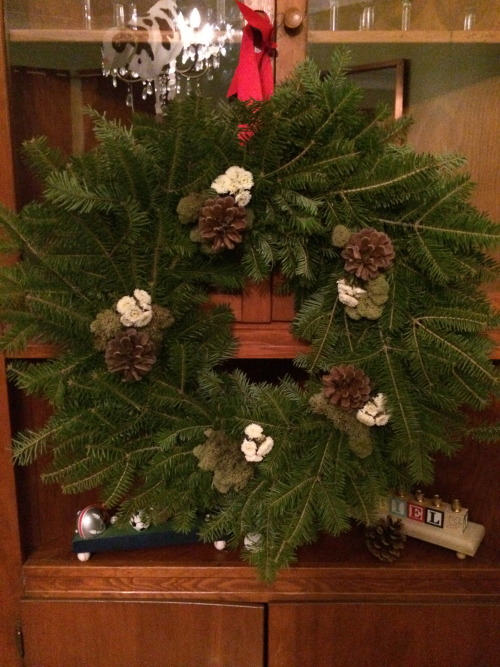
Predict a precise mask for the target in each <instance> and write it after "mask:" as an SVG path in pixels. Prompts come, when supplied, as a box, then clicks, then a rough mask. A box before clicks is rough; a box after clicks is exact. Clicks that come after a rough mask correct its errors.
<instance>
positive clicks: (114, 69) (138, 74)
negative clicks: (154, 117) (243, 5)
mask: <svg viewBox="0 0 500 667" xmlns="http://www.w3.org/2000/svg"><path fill="white" fill-rule="evenodd" d="M116 7H118V11H116ZM115 24H116V25H115V26H114V27H113V28H110V29H109V30H107V31H106V32H105V34H104V39H103V44H102V73H103V75H104V76H111V77H112V79H113V85H114V86H115V87H116V86H117V85H118V81H119V80H121V81H124V82H125V83H126V84H127V86H128V88H127V95H126V99H125V103H126V104H127V106H129V107H131V108H133V105H134V98H133V92H132V85H133V84H134V83H142V97H143V99H147V97H148V96H150V95H154V96H155V111H156V113H157V114H161V113H162V109H163V107H164V105H165V104H166V102H167V101H168V100H171V99H173V98H174V97H175V96H176V95H177V94H178V93H179V92H180V86H181V83H180V82H181V79H182V78H185V79H188V80H190V79H193V78H195V79H196V78H199V77H201V76H203V75H204V74H205V73H208V75H209V76H211V73H212V70H214V69H217V68H218V67H219V65H220V59H221V57H223V56H225V55H226V43H227V42H228V41H230V40H231V39H232V38H233V36H234V34H235V31H234V30H233V28H232V27H231V25H230V24H229V23H226V22H225V20H224V19H223V17H222V16H221V13H220V12H219V11H218V23H217V24H211V23H208V22H207V23H205V24H203V25H202V20H201V15H200V12H199V11H198V9H197V8H196V7H195V8H194V9H193V10H192V11H191V13H190V15H189V18H188V19H186V18H184V16H183V14H182V13H181V12H180V11H178V9H177V4H176V2H175V0H158V2H156V4H154V5H153V6H152V7H151V8H150V9H149V10H148V11H147V12H146V13H145V14H144V15H142V16H137V15H135V14H132V15H131V17H130V19H129V21H128V22H127V23H126V22H125V17H124V12H123V5H121V4H120V3H117V5H115Z"/></svg>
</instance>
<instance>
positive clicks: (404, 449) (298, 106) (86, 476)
mask: <svg viewBox="0 0 500 667" xmlns="http://www.w3.org/2000/svg"><path fill="white" fill-rule="evenodd" d="M347 65H348V56H347V55H346V53H345V52H344V51H342V50H339V51H336V53H335V54H334V56H333V59H332V63H331V67H330V70H329V72H330V73H329V75H328V76H327V77H326V78H323V77H322V76H321V74H320V72H319V71H318V69H317V68H316V66H315V65H314V64H313V63H312V62H305V63H304V64H303V65H301V66H300V67H299V68H298V69H297V71H296V73H295V75H294V76H293V77H292V78H291V79H290V80H288V81H287V82H285V83H284V84H282V85H280V86H279V87H278V88H277V90H276V92H275V94H274V96H273V97H272V99H270V100H268V101H266V102H258V103H255V104H243V103H238V102H234V103H218V104H216V105H214V104H213V103H212V102H210V101H208V100H206V99H202V98H200V97H193V98H188V99H183V100H179V101H175V102H173V103H172V104H170V105H169V106H168V108H167V110H166V114H165V117H164V119H163V122H161V123H157V122H156V121H154V120H153V119H150V118H147V117H137V118H136V119H135V121H134V124H133V127H132V128H131V129H126V128H124V127H122V126H120V124H118V123H116V122H111V121H108V120H106V119H105V118H104V117H101V116H99V115H98V114H96V113H95V112H89V113H91V116H92V118H93V122H94V128H95V134H96V137H97V139H98V146H97V147H96V148H95V149H93V150H92V151H89V152H87V153H85V154H83V155H80V156H74V157H71V158H69V159H68V158H67V157H66V156H63V155H61V154H59V153H58V152H57V151H55V150H53V149H51V148H50V147H49V146H48V145H47V143H46V141H45V140H44V139H43V138H42V139H34V140H32V141H30V142H28V143H27V144H26V146H25V149H26V152H27V154H28V156H29V157H30V160H31V163H32V165H33V168H34V170H35V171H36V172H37V173H38V175H39V176H40V177H41V179H43V182H44V195H43V199H42V200H41V201H40V202H35V203H31V204H29V205H28V206H26V207H25V208H23V210H21V211H20V213H19V214H17V215H15V214H13V213H11V212H9V211H7V210H5V209H4V210H2V212H1V226H2V228H3V231H4V233H3V234H2V238H1V244H2V248H1V249H2V252H3V253H7V254H9V253H12V251H17V252H19V253H20V257H21V260H20V261H19V262H18V263H17V264H15V265H14V266H3V267H2V268H1V271H0V299H1V320H2V321H3V322H4V323H6V324H7V325H8V326H7V327H6V331H5V333H4V335H3V338H2V341H1V349H2V350H3V351H4V352H5V353H7V354H9V353H13V352H17V351H19V350H21V349H23V347H24V346H25V345H26V344H27V343H28V342H29V341H30V340H33V339H36V340H38V341H41V342H48V343H52V344H55V345H56V346H57V349H58V350H59V353H58V354H57V356H56V357H55V358H53V359H50V360H46V361H43V362H41V363H37V364H32V363H30V362H27V361H17V362H15V363H12V364H11V366H10V376H11V378H12V379H13V380H14V381H15V382H16V383H17V385H18V386H19V387H20V388H21V389H23V390H24V391H26V392H29V393H34V394H41V395H44V396H45V397H47V399H48V400H49V401H50V402H51V404H52V405H53V416H52V417H51V418H50V419H49V421H48V422H47V424H46V425H45V426H44V427H43V428H41V429H40V430H38V431H36V432H25V433H21V434H19V435H18V436H17V438H16V440H15V443H14V456H15V460H16V462H17V463H19V464H28V463H30V462H31V461H33V460H34V459H36V458H37V457H38V456H39V455H41V454H42V453H45V452H50V453H51V463H50V465H49V467H48V468H47V470H46V471H45V473H44V480H45V481H46V482H55V483H58V484H60V485H61V487H62V490H63V492H65V493H76V492H80V491H84V490H87V489H92V488H96V489H99V493H100V496H101V498H102V501H103V503H104V504H105V505H106V506H108V507H110V508H113V509H114V510H115V511H117V513H118V515H119V517H121V519H122V520H123V521H127V519H128V517H129V516H130V515H131V514H133V513H135V512H137V511H140V510H144V509H146V510H148V511H149V512H151V514H152V515H153V517H154V516H155V515H158V516H162V517H164V516H165V514H167V515H169V516H170V517H172V518H173V522H174V525H175V528H176V529H177V530H178V531H188V530H190V529H191V528H192V527H193V525H195V522H196V521H197V517H198V516H199V514H200V512H201V513H208V514H209V517H210V518H209V520H207V521H206V522H204V524H203V528H202V533H201V537H202V539H203V540H205V541H215V540H219V539H228V538H229V543H230V544H232V545H237V544H241V542H242V540H243V538H244V537H245V536H248V535H252V536H254V541H255V542H256V544H255V545H254V548H253V549H250V550H246V551H243V557H244V558H246V559H248V560H249V561H250V562H251V563H253V564H254V565H255V566H256V567H257V568H258V570H259V572H260V575H261V576H262V577H263V578H264V579H266V580H272V579H273V578H274V577H275V576H276V574H277V572H278V571H279V569H280V568H282V567H285V566H287V565H288V564H289V563H290V562H292V561H293V560H294V558H295V554H296V550H297V548H298V547H299V546H300V545H303V544H305V543H310V542H311V541H314V540H315V539H316V537H317V535H318V533H320V532H326V533H329V534H332V535H338V534H339V533H341V532H342V531H345V530H348V529H349V527H350V526H351V524H352V521H353V520H355V521H359V522H362V523H366V524H369V523H370V522H372V521H373V520H374V518H375V516H376V511H377V507H378V503H379V500H380V498H381V497H383V496H385V495H386V493H387V492H388V490H390V489H394V488H402V489H409V488H410V487H411V486H412V485H415V484H420V483H428V482H430V481H431V480H432V476H433V458H434V456H435V454H436V453H438V452H444V453H446V454H451V453H453V451H454V450H456V449H457V448H458V447H459V445H460V438H461V437H462V436H463V435H464V433H466V432H469V427H468V425H467V423H466V421H465V418H464V416H463V411H462V407H463V406H471V407H472V408H474V409H481V408H483V407H485V406H486V405H487V404H488V403H489V401H490V400H491V398H492V397H493V396H495V394H497V393H498V376H497V375H496V373H495V368H494V366H493V365H492V364H491V363H490V360H489V355H490V352H491V345H490V342H489V340H488V338H487V336H486V335H485V332H486V331H487V330H488V329H491V328H494V327H496V326H498V317H497V316H496V315H495V313H493V312H492V309H491V307H490V305H489V303H488V301H487V299H486V297H485V296H484V295H483V292H482V291H481V289H480V286H481V285H482V284H483V283H484V282H485V281H487V280H488V279H490V278H491V276H493V275H494V273H495V270H496V267H495V264H494V262H493V260H492V259H491V258H490V257H489V255H488V253H489V252H490V251H491V250H492V249H493V248H495V246H497V245H498V242H499V239H500V227H498V226H497V225H495V224H494V223H493V222H491V221H490V220H488V219H487V218H486V217H485V216H484V215H482V214H481V213H480V212H479V211H478V210H476V209H475V208H474V207H473V206H472V205H471V204H470V202H469V199H470V193H471V189H472V186H471V183H470V180H469V178H468V177H467V176H466V175H464V173H463V170H462V166H463V160H462V159H460V158H459V157H456V156H450V155H447V156H436V155H431V154H419V153H416V152H415V151H414V150H413V149H412V148H411V147H410V146H408V145H407V144H406V143H405V141H404V136H405V132H406V130H407V128H408V120H399V121H395V122H394V121H392V120H389V118H388V112H387V110H384V109H380V110H379V111H378V112H377V114H376V117H375V118H373V117H368V116H367V115H366V114H364V113H363V112H362V111H361V110H360V99H361V93H360V91H359V89H358V88H357V87H356V86H354V85H353V84H352V83H350V82H349V81H348V80H347V79H346V77H345V71H346V67H347ZM277 271H279V272H280V273H281V274H282V276H283V278H284V283H285V287H284V289H285V290H286V291H288V292H289V293H293V294H294V295H295V302H296V317H295V320H294V322H293V323H292V330H293V333H294V334H295V335H296V336H297V337H298V338H300V339H302V340H304V341H307V342H308V343H309V349H308V352H307V353H305V354H301V355H300V356H299V357H298V358H297V359H295V361H294V363H295V364H296V366H297V367H299V368H300V369H302V372H305V373H306V376H307V381H306V382H305V383H303V384H302V385H300V386H299V385H298V384H297V383H296V382H295V381H293V380H292V379H291V378H289V377H285V378H284V379H283V380H281V381H280V382H278V383H276V384H271V383H256V382H252V381H250V380H249V379H248V377H247V376H246V375H245V374H244V373H243V372H242V371H241V370H236V371H233V372H229V371H228V370H227V365H226V367H225V365H224V363H225V362H226V360H228V359H230V358H231V357H233V356H234V355H235V352H236V349H237V342H236V341H235V340H234V338H233V335H232V333H231V324H232V320H233V316H232V313H231V311H230V310H229V309H228V308H226V307H224V306H222V307H221V306H218V307H211V306H210V304H209V302H208V298H209V297H208V295H209V293H210V291H211V290H213V289H214V288H217V289H219V290H225V291H227V292H235V291H238V290H240V289H241V288H242V287H243V286H244V284H245V282H246V281H247V280H252V281H257V282H260V281H264V280H266V279H267V278H269V276H271V274H272V273H273V272H277ZM260 363H265V362H260ZM479 435H480V436H481V438H483V439H485V438H486V439H487V438H490V439H491V438H493V437H495V435H496V436H498V427H497V426H493V427H491V428H484V427H483V428H482V429H480V430H479ZM255 536H258V538H256V539H255Z"/></svg>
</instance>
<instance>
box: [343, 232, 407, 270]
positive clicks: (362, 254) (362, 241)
mask: <svg viewBox="0 0 500 667" xmlns="http://www.w3.org/2000/svg"><path fill="white" fill-rule="evenodd" d="M341 256H342V257H343V258H344V259H345V264H344V268H345V270H346V271H348V272H349V273H354V274H355V275H356V276H357V277H358V278H361V280H373V279H374V278H376V277H377V276H378V275H379V273H380V272H381V271H384V270H386V269H388V268H389V267H390V266H391V264H392V261H393V260H394V257H395V253H394V248H393V245H392V241H391V239H390V238H389V237H388V236H387V234H386V233H385V232H378V231H377V230H376V229H362V230H361V231H359V232H356V233H355V234H353V235H352V236H351V238H350V239H349V241H348V242H347V245H346V246H345V248H344V250H343V251H342V252H341Z"/></svg>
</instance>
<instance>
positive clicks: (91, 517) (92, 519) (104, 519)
mask: <svg viewBox="0 0 500 667" xmlns="http://www.w3.org/2000/svg"><path fill="white" fill-rule="evenodd" d="M108 523H109V517H108V513H107V511H106V510H105V509H104V507H102V506H101V505H89V506H88V507H85V509H83V510H81V511H80V512H78V514H77V523H76V531H75V532H76V533H78V535H79V536H80V537H83V538H84V539H88V538H92V537H97V536H98V535H102V533H104V531H105V530H106V528H107V527H108Z"/></svg>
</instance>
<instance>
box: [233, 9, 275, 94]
mask: <svg viewBox="0 0 500 667" xmlns="http://www.w3.org/2000/svg"><path fill="white" fill-rule="evenodd" d="M236 4H237V5H238V7H239V8H240V11H241V13H242V14H243V16H244V17H245V19H246V21H247V25H245V27H244V29H243V36H242V39H241V49H240V59H239V62H238V66H237V67H236V71H235V73H234V76H233V80H232V81H231V85H230V86H229V90H228V91H227V97H230V96H231V95H237V97H238V99H239V100H242V101H246V100H266V99H268V98H269V97H271V95H272V94H273V91H274V76H273V67H272V62H271V55H272V54H273V51H274V49H275V48H276V44H275V42H273V41H272V36H273V30H274V29H273V24H272V23H271V21H270V19H269V16H268V15H267V14H266V13H265V12H262V11H255V10H253V9H250V7H247V6H246V5H245V4H243V3H242V2H239V1H238V0H236ZM257 31H259V32H257Z"/></svg>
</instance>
